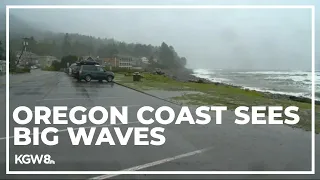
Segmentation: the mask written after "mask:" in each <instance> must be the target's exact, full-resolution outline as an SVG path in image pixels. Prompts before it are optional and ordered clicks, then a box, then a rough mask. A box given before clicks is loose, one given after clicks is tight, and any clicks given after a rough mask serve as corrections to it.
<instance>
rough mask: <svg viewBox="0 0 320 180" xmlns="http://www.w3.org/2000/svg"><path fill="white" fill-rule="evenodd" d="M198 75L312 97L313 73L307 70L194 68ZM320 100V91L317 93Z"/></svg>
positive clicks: (318, 84) (318, 77)
mask: <svg viewBox="0 0 320 180" xmlns="http://www.w3.org/2000/svg"><path fill="white" fill-rule="evenodd" d="M193 75H195V76H196V77H199V78H205V79H208V80H210V81H212V82H219V83H225V84H229V85H236V86H241V87H243V88H247V89H251V90H256V91H261V92H269V93H273V94H286V95H292V96H302V97H307V98H311V86H312V76H311V75H312V74H311V72H306V71H289V72H284V71H249V72H248V71H247V72H239V71H217V70H216V71H214V70H207V69H198V70H194V74H193ZM246 81H247V82H246ZM315 85H316V87H315V88H316V90H320V72H317V74H316V76H315ZM315 96H316V98H317V100H320V92H319V91H317V92H316V94H315Z"/></svg>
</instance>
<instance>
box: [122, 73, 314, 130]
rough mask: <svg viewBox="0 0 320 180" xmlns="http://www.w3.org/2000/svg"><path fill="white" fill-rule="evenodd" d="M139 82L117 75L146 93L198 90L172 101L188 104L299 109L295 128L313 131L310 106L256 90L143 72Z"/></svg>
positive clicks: (130, 77)
mask: <svg viewBox="0 0 320 180" xmlns="http://www.w3.org/2000/svg"><path fill="white" fill-rule="evenodd" d="M142 75H143V78H142V80H141V81H139V82H134V81H133V80H132V76H125V75H124V74H123V73H116V81H117V82H119V83H122V84H124V85H126V86H129V87H132V88H135V89H138V90H142V91H146V90H165V91H197V92H202V93H201V94H185V95H182V96H178V97H173V98H172V99H171V100H173V101H175V102H181V103H183V104H185V105H197V106H199V105H220V106H227V107H228V109H235V108H236V107H238V106H261V105H265V106H283V107H288V106H297V107H299V112H298V114H299V116H300V121H299V123H298V124H297V125H294V127H298V128H302V129H305V130H308V131H309V130H310V129H311V104H309V103H302V102H296V101H292V100H288V99H274V98H270V97H269V96H267V95H266V94H264V93H262V92H257V91H250V90H245V89H241V88H237V87H232V86H228V85H222V84H204V83H192V82H179V81H175V80H173V79H171V78H169V77H166V76H163V75H154V74H150V73H143V74H142ZM319 132H320V106H319V105H317V106H316V133H319Z"/></svg>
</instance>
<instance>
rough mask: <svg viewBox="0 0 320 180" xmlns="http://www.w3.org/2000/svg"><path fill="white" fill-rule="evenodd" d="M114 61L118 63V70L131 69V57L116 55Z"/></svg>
mask: <svg viewBox="0 0 320 180" xmlns="http://www.w3.org/2000/svg"><path fill="white" fill-rule="evenodd" d="M115 58H116V61H118V67H120V68H128V69H131V68H132V64H133V57H131V56H123V55H117V56H115Z"/></svg>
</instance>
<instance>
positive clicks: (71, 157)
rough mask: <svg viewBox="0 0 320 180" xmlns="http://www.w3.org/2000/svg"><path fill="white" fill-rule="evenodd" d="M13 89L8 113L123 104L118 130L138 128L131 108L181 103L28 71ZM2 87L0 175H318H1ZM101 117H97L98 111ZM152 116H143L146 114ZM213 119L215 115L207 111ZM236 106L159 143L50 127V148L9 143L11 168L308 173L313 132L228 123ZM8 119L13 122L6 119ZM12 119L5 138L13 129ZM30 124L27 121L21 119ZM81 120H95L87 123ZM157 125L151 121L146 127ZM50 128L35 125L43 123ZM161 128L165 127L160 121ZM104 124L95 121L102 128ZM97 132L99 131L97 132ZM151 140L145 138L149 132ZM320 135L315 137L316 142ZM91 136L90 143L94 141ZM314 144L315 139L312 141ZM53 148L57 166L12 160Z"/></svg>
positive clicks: (175, 129)
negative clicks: (53, 133) (98, 140)
mask: <svg viewBox="0 0 320 180" xmlns="http://www.w3.org/2000/svg"><path fill="white" fill-rule="evenodd" d="M10 82H12V83H11V85H10V86H11V87H10V113H12V110H13V109H15V108H16V107H18V106H22V105H24V106H28V107H30V108H31V109H33V108H34V106H42V105H45V106H47V107H50V108H51V107H53V106H57V105H60V106H68V107H74V106H79V105H81V106H85V107H93V106H103V107H106V108H108V107H110V106H128V117H129V118H128V121H129V124H128V125H110V124H104V125H103V126H108V127H110V128H113V127H119V128H120V129H121V130H122V132H124V131H126V130H127V129H128V127H129V126H131V127H141V126H143V125H141V124H139V123H137V118H136V112H137V110H138V109H139V108H140V107H141V106H145V105H149V106H152V107H154V108H157V107H160V106H170V107H172V108H174V109H175V111H176V114H177V113H178V111H179V109H180V107H179V106H176V105H173V104H170V103H168V102H165V101H162V100H159V99H156V98H153V97H151V96H147V95H145V94H142V93H139V92H136V91H133V90H130V89H127V88H125V87H122V86H119V85H117V84H109V83H102V84H101V83H98V82H91V83H85V82H81V83H78V82H76V81H75V80H74V79H72V78H70V77H69V76H67V75H66V74H64V73H60V72H42V71H34V72H32V73H31V74H30V75H26V76H21V77H20V78H19V77H14V78H12V81H10ZM0 92H1V95H2V96H1V99H0V103H1V107H0V111H1V124H0V128H1V131H0V147H2V148H1V150H0V153H1V157H0V161H1V162H0V163H1V174H0V178H1V179H2V178H8V177H9V178H46V179H48V178H53V179H54V178H81V179H83V178H92V177H98V178H120V179H123V178H128V179H135V178H137V179H143V178H146V179H150V178H191V179H195V178H196V179H198V178H214V177H215V178H231V177H234V178H267V177H270V178H271V177H277V178H279V177H280V178H281V177H286V178H287V177H290V178H319V177H320V176H319V175H318V176H317V177H316V176H314V175H295V176H292V175H286V176H282V175H278V176H267V175H255V176H251V175H236V176H223V175H220V176H218V175H216V176H213V175H205V176H204V175H202V176H196V175H179V176H173V175H119V176H113V177H111V176H99V175H41V176H35V175H10V176H6V175H5V166H4V165H5V164H4V163H5V148H4V147H5V95H4V94H5V88H4V87H3V85H2V86H1V88H0ZM97 116H99V115H97ZM148 116H150V117H151V114H150V115H147V116H146V118H147V117H148ZM212 116H213V117H212V119H214V115H212ZM234 119H235V116H234V114H233V112H226V113H225V114H223V119H222V122H223V124H222V125H216V124H215V123H214V121H212V122H211V123H210V124H208V125H205V126H201V125H188V124H181V125H167V126H165V132H164V136H165V137H166V143H165V144H164V145H163V146H160V147H159V146H134V145H133V142H134V138H133V136H132V137H131V138H130V140H129V143H128V145H127V146H121V145H119V142H118V141H117V139H116V136H115V132H114V131H113V130H112V129H110V131H111V133H112V135H113V137H114V138H115V142H116V145H115V146H110V145H108V144H106V143H103V144H102V145H100V146H85V145H83V144H82V145H79V146H72V144H71V142H70V139H69V136H68V133H67V132H66V131H64V130H65V129H66V127H70V126H72V127H75V128H77V127H79V126H76V125H71V124H69V125H54V127H56V128H58V129H59V130H61V132H59V144H58V145H56V146H52V147H48V146H45V145H43V144H40V145H39V146H19V147H17V146H13V138H10V170H11V171H13V170H55V171H57V170H60V171H89V170H90V171H116V170H126V169H128V168H133V169H136V170H144V171H199V170H202V171H223V170H224V171H227V170H229V171H240V170H243V171H245V170H247V171H248V170H251V171H259V170H261V171H267V170H268V171H280V170H281V171H307V170H310V169H311V135H310V132H304V131H301V130H295V129H292V128H289V127H286V126H279V125H273V126H265V125H262V126H261V125H260V126H258V125H256V126H253V125H245V126H238V125H235V124H234V123H233V121H234ZM11 122H12V123H11ZM15 126H16V124H15V123H14V122H13V120H12V119H11V121H10V136H13V127H15ZM26 126H28V127H32V125H26ZM86 126H88V127H90V126H93V125H92V124H88V123H87V124H86ZM155 126H159V125H157V124H153V125H149V128H150V129H151V128H153V127H155ZM44 127H47V126H46V125H40V129H42V128H44ZM162 127H164V126H162ZM101 129H102V126H100V127H97V129H96V131H97V132H98V133H99V132H100V131H101ZM97 136H98V135H97V134H96V135H95V137H97ZM147 139H150V138H147ZM317 141H318V140H317ZM94 142H95V141H94ZM318 146H319V143H317V147H318ZM21 153H24V154H50V155H51V156H52V159H54V160H55V165H41V166H36V165H22V166H21V165H20V166H18V165H14V158H13V157H14V154H21Z"/></svg>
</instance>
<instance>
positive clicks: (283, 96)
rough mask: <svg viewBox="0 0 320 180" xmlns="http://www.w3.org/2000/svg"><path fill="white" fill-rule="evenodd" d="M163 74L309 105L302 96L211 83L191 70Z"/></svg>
mask: <svg viewBox="0 0 320 180" xmlns="http://www.w3.org/2000/svg"><path fill="white" fill-rule="evenodd" d="M163 72H164V74H165V76H167V77H170V78H172V79H175V80H177V81H181V82H195V83H207V84H215V85H222V86H229V87H234V88H241V89H245V90H246V91H252V92H260V93H263V94H264V95H265V96H266V97H268V98H272V99H286V100H292V101H296V102H303V103H311V99H310V98H306V97H302V96H292V95H286V94H276V93H270V92H263V91H256V90H250V89H247V88H244V87H242V86H236V85H231V84H227V83H220V82H212V81H210V80H208V79H205V78H199V77H196V76H194V75H193V71H192V70H191V69H175V70H163ZM315 104H316V105H320V101H317V100H315Z"/></svg>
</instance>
